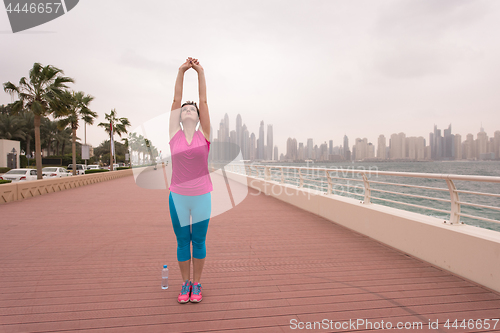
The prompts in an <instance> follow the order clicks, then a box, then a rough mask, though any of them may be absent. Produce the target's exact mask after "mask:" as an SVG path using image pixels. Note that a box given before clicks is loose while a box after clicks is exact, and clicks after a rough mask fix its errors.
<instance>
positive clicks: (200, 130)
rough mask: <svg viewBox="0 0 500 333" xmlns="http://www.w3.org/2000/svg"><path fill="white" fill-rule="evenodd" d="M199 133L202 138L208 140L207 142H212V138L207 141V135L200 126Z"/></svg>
mask: <svg viewBox="0 0 500 333" xmlns="http://www.w3.org/2000/svg"><path fill="white" fill-rule="evenodd" d="M198 132H200V134H201V136H202V137H203V138H204V139H205V140H207V142H210V138H208V139H207V136H206V135H205V133H203V129H202V128H201V126H200V128H199V129H198Z"/></svg>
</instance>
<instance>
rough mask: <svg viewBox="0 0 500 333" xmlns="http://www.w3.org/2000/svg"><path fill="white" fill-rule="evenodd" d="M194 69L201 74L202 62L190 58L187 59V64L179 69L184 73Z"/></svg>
mask: <svg viewBox="0 0 500 333" xmlns="http://www.w3.org/2000/svg"><path fill="white" fill-rule="evenodd" d="M190 68H193V69H194V70H195V71H197V72H200V71H202V70H203V67H201V65H200V62H199V61H198V59H195V58H191V57H188V58H187V59H186V62H185V63H183V64H182V65H181V67H179V69H180V70H182V71H184V72H185V71H187V70H188V69H190Z"/></svg>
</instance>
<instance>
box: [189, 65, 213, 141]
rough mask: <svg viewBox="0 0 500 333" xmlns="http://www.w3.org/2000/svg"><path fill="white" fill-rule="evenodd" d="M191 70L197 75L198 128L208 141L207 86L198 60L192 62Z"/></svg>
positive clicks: (203, 71)
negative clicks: (198, 98)
mask: <svg viewBox="0 0 500 333" xmlns="http://www.w3.org/2000/svg"><path fill="white" fill-rule="evenodd" d="M192 66H193V69H194V70H195V71H196V72H197V73H198V90H199V95H200V104H199V110H200V126H201V129H202V131H203V134H205V138H207V140H209V139H210V114H209V112H208V103H207V84H206V82H205V70H204V69H203V67H201V65H200V63H199V62H198V59H193V60H192Z"/></svg>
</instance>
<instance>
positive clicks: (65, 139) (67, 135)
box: [58, 127, 73, 155]
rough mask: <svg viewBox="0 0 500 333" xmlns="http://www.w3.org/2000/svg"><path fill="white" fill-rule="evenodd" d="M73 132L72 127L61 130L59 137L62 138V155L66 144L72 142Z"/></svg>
mask: <svg viewBox="0 0 500 333" xmlns="http://www.w3.org/2000/svg"><path fill="white" fill-rule="evenodd" d="M72 135H73V133H71V128H67V127H66V128H65V129H64V130H62V131H61V132H59V136H58V138H60V139H61V146H62V147H61V155H64V150H65V148H66V144H69V143H71V139H72V138H71V137H72Z"/></svg>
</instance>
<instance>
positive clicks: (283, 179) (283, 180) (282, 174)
mask: <svg viewBox="0 0 500 333" xmlns="http://www.w3.org/2000/svg"><path fill="white" fill-rule="evenodd" d="M280 169H281V184H283V183H285V174H284V173H283V167H281V168H280Z"/></svg>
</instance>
